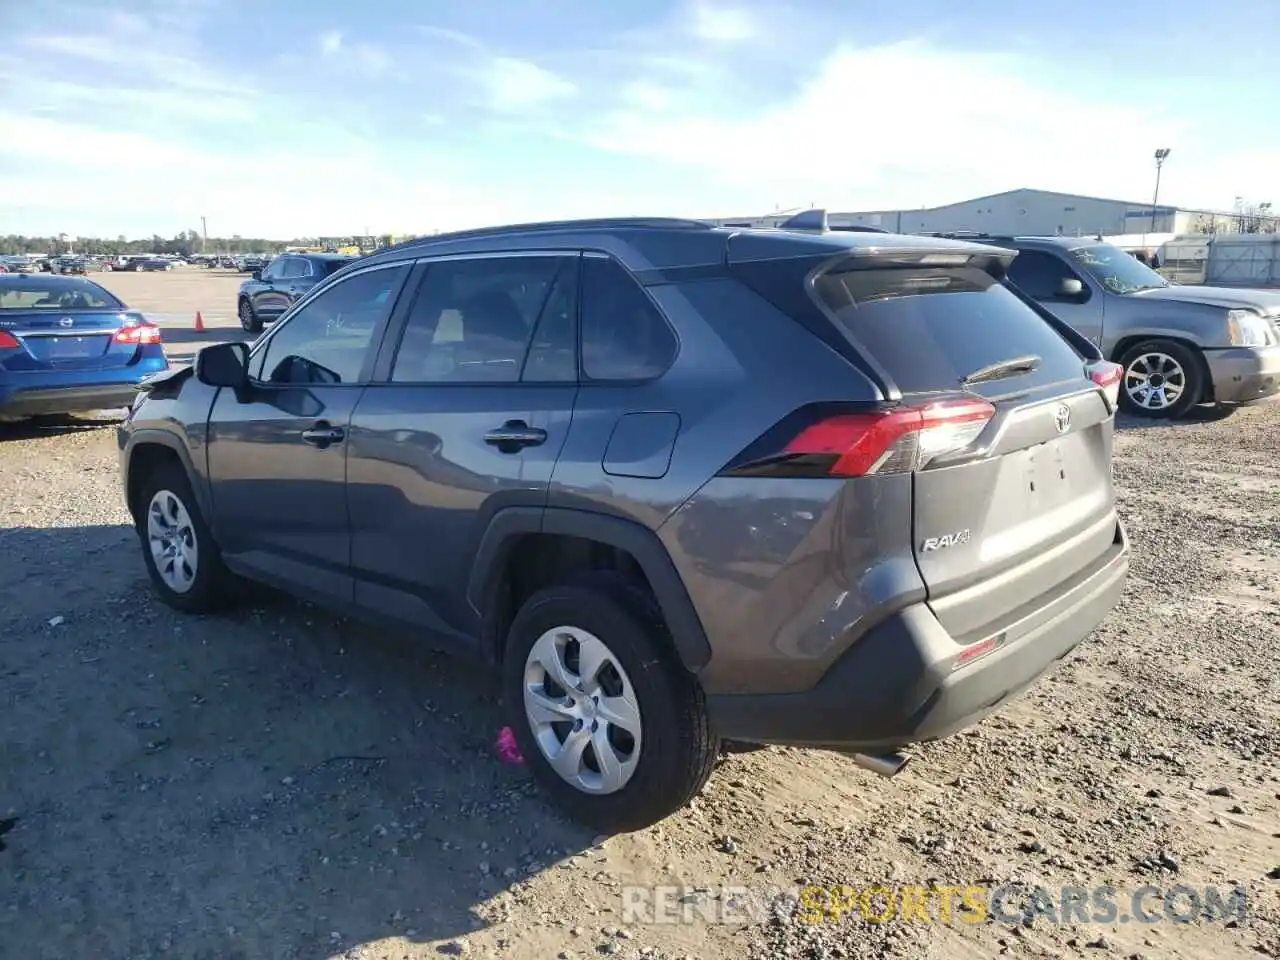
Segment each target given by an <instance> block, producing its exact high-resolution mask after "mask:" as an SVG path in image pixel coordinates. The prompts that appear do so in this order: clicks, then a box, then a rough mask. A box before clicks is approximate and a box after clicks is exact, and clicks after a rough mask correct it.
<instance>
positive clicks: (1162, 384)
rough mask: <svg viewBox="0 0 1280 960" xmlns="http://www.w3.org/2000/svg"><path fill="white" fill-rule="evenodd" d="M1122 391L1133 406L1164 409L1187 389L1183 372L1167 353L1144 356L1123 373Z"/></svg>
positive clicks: (1185, 374) (1180, 365)
mask: <svg viewBox="0 0 1280 960" xmlns="http://www.w3.org/2000/svg"><path fill="white" fill-rule="evenodd" d="M1124 389H1125V393H1127V394H1128V395H1129V399H1130V400H1131V401H1133V404H1134V406H1137V407H1141V408H1142V409H1144V410H1164V409H1165V408H1167V407H1171V406H1173V404H1175V403H1176V402H1177V401H1178V398H1179V397H1181V396H1182V394H1183V392H1184V391H1185V390H1186V389H1187V372H1186V370H1184V369H1183V368H1182V364H1181V363H1179V362H1178V361H1177V360H1175V359H1174V358H1173V357H1171V356H1169V355H1168V354H1167V353H1158V352H1152V353H1144V354H1141V355H1139V356H1138V357H1135V358H1134V360H1133V362H1132V363H1130V364H1129V367H1128V369H1127V370H1125V372H1124Z"/></svg>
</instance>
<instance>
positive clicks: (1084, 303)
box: [1009, 250, 1107, 346]
mask: <svg viewBox="0 0 1280 960" xmlns="http://www.w3.org/2000/svg"><path fill="white" fill-rule="evenodd" d="M1009 279H1010V280H1012V281H1013V282H1014V283H1015V284H1016V285H1017V286H1018V289H1020V290H1021V291H1022V292H1023V293H1025V294H1026V295H1027V296H1029V297H1031V298H1032V299H1034V300H1037V301H1038V302H1039V303H1040V304H1041V305H1042V306H1043V307H1044V308H1045V309H1046V310H1048V311H1049V312H1050V313H1052V314H1054V316H1056V317H1058V319H1060V320H1062V321H1063V322H1064V323H1067V324H1069V325H1070V326H1072V327H1074V328H1075V330H1076V331H1077V332H1078V333H1080V334H1082V335H1084V336H1085V337H1088V338H1089V339H1090V340H1092V341H1093V342H1094V344H1095V345H1098V346H1101V344H1102V335H1103V331H1102V323H1103V313H1104V311H1103V306H1104V304H1105V303H1106V299H1107V294H1106V291H1105V290H1103V289H1102V288H1100V287H1099V286H1097V284H1096V283H1094V280H1093V278H1092V277H1087V276H1084V275H1083V274H1082V273H1080V272H1078V271H1076V270H1075V269H1073V268H1072V266H1071V264H1069V263H1067V261H1066V260H1064V259H1063V258H1062V257H1059V256H1056V255H1054V254H1052V253H1047V252H1046V251H1044V250H1023V251H1022V252H1021V253H1019V254H1018V256H1017V257H1016V258H1015V259H1014V261H1013V263H1012V264H1011V265H1010V267H1009ZM1064 280H1078V281H1079V282H1080V285H1081V288H1082V292H1081V293H1080V294H1079V295H1064V293H1063V287H1062V282H1063V281H1064Z"/></svg>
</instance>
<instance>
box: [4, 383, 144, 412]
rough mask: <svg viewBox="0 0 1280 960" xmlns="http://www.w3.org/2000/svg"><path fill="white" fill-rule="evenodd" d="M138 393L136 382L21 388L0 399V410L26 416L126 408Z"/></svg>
mask: <svg viewBox="0 0 1280 960" xmlns="http://www.w3.org/2000/svg"><path fill="white" fill-rule="evenodd" d="M137 394H138V387H137V385H136V384H135V385H133V386H130V387H123V386H98V387H64V388H62V389H57V390H21V391H18V392H16V393H11V394H8V395H6V396H4V397H3V398H2V399H0V413H4V414H9V415H13V416H18V417H30V416H35V415H37V414H45V413H74V412H76V411H80V410H111V409H115V408H116V407H127V406H129V405H130V404H131V403H133V398H134V397H135V396H137Z"/></svg>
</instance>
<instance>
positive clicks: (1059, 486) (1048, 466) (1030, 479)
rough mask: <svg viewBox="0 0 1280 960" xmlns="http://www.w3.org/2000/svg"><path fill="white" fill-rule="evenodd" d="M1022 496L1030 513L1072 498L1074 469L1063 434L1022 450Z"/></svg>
mask: <svg viewBox="0 0 1280 960" xmlns="http://www.w3.org/2000/svg"><path fill="white" fill-rule="evenodd" d="M1020 456H1021V457H1022V461H1023V462H1022V479H1023V496H1024V501H1025V503H1026V504H1027V507H1028V509H1029V512H1030V513H1032V514H1033V515H1034V514H1036V513H1039V512H1041V511H1043V510H1052V509H1053V508H1054V507H1058V506H1061V505H1062V504H1064V503H1066V502H1067V501H1069V500H1070V499H1071V498H1072V490H1073V488H1074V486H1075V470H1074V469H1073V467H1072V465H1071V462H1070V458H1069V457H1068V456H1067V450H1066V438H1063V439H1060V440H1052V441H1050V442H1049V443H1044V444H1040V445H1039V446H1035V447H1032V448H1030V449H1029V450H1025V451H1023V452H1022V453H1021V454H1020Z"/></svg>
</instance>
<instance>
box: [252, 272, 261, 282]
mask: <svg viewBox="0 0 1280 960" xmlns="http://www.w3.org/2000/svg"><path fill="white" fill-rule="evenodd" d="M253 279H255V280H261V279H262V271H261V270H255V271H253Z"/></svg>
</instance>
